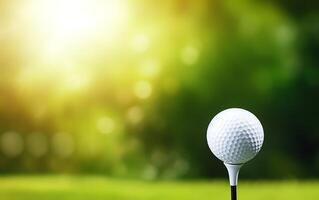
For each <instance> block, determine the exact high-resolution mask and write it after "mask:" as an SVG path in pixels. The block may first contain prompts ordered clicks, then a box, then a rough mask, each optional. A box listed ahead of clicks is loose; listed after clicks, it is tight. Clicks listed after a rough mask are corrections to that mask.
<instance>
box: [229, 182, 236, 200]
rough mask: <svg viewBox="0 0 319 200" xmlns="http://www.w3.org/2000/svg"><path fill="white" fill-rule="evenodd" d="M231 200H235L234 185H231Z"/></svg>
mask: <svg viewBox="0 0 319 200" xmlns="http://www.w3.org/2000/svg"><path fill="white" fill-rule="evenodd" d="M230 189H231V200H237V186H236V185H231V186H230Z"/></svg>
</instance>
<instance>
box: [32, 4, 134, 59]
mask: <svg viewBox="0 0 319 200" xmlns="http://www.w3.org/2000/svg"><path fill="white" fill-rule="evenodd" d="M32 2H33V3H31V4H29V5H28V6H27V7H28V9H26V10H27V13H29V14H30V13H32V14H31V18H29V19H30V21H29V22H31V26H30V29H32V32H34V33H35V35H36V36H37V38H40V39H41V48H40V49H41V52H42V54H44V55H47V56H51V57H52V56H53V57H55V56H59V55H62V54H64V53H65V52H66V51H70V50H73V49H76V48H78V47H79V46H81V45H83V44H87V43H90V42H93V41H96V38H99V39H103V40H104V41H105V40H109V41H112V40H114V37H115V36H117V35H118V32H120V31H121V29H122V28H123V27H124V25H125V24H126V22H127V19H128V17H127V16H128V10H127V7H126V5H125V3H124V1H122V0H117V1H116V0H106V1H101V0H34V1H32ZM33 42H35V41H33Z"/></svg>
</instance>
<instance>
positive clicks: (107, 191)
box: [0, 176, 319, 200]
mask: <svg viewBox="0 0 319 200" xmlns="http://www.w3.org/2000/svg"><path fill="white" fill-rule="evenodd" d="M318 188H319V182H292V181H291V182H288V181H285V182H241V183H240V186H239V191H238V195H239V199H245V200H250V199H251V200H257V199H260V200H262V199H265V200H266V199H267V200H268V199H272V200H276V199H278V200H282V199H290V200H293V199H318V198H319V190H318ZM228 189H229V188H228V183H227V182H225V181H212V182H207V181H189V182H141V181H127V180H114V179H107V178H103V177H91V176H90V177H69V176H21V177H20V176H16V177H2V178H0V198H1V199H6V200H16V199H24V200H38V199H39V200H40V199H41V200H50V199H60V200H66V199H70V200H71V199H72V200H76V199H85V200H87V199H95V200H99V199H103V200H105V199H112V200H116V199H124V200H125V199H134V200H142V199H143V200H144V199H152V200H154V199H163V200H164V199H165V200H167V199H174V200H176V199H183V200H190V199H194V200H197V199H211V200H213V199H218V200H222V199H229V191H228Z"/></svg>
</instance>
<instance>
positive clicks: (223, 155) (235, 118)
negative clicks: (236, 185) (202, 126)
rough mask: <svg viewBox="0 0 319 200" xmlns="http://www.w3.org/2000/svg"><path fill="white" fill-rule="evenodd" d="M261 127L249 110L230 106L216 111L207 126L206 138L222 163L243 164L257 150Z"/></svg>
mask: <svg viewBox="0 0 319 200" xmlns="http://www.w3.org/2000/svg"><path fill="white" fill-rule="evenodd" d="M263 141H264V131H263V127H262V125H261V123H260V122H259V120H258V119H257V117H256V116H255V115H254V114H252V113H251V112H249V111H247V110H244V109H240V108H230V109H227V110H224V111H222V112H220V113H218V114H217V115H216V116H215V117H214V118H213V119H212V121H211V122H210V124H209V126H208V129H207V142H208V146H209V148H210V150H211V151H212V152H213V154H214V155H215V156H216V157H217V158H218V159H220V160H222V161H223V162H224V163H228V164H243V163H245V162H247V161H249V160H251V159H252V158H253V157H255V156H256V154H257V153H258V152H259V151H260V149H261V146H262V144H263Z"/></svg>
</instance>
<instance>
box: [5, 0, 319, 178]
mask: <svg viewBox="0 0 319 200" xmlns="http://www.w3.org/2000/svg"><path fill="white" fill-rule="evenodd" d="M130 6H131V7H132V10H134V11H135V12H134V17H133V21H134V23H135V24H134V27H133V25H132V27H129V28H130V31H127V32H125V34H123V35H122V36H121V39H120V41H118V42H117V43H116V47H113V49H111V50H110V49H109V48H106V47H104V46H103V45H104V43H103V42H104V40H102V38H100V41H98V43H101V44H98V45H97V44H95V43H94V44H88V45H87V46H84V47H85V48H83V49H81V47H80V50H79V52H77V51H75V53H74V52H73V54H75V55H76V56H75V57H72V56H74V55H73V54H72V55H71V56H70V57H71V59H70V60H71V61H74V60H75V61H76V62H77V63H81V64H82V63H84V64H83V65H84V67H83V66H82V65H80V67H79V68H80V69H82V68H83V69H84V70H83V71H84V72H85V73H84V74H88V73H89V74H91V75H92V77H93V78H92V79H91V81H90V85H89V86H87V87H82V85H81V84H82V82H80V83H81V84H80V86H79V85H78V84H75V85H74V82H75V83H77V82H76V81H78V79H77V80H74V79H71V83H72V88H71V89H72V90H71V89H70V88H67V87H66V84H65V82H63V81H65V80H64V78H65V77H67V78H69V77H70V76H72V75H74V73H73V72H72V71H71V73H69V74H67V73H66V69H65V68H62V70H61V72H62V73H57V74H55V73H51V72H50V73H49V74H45V73H43V72H42V71H41V70H37V69H36V70H34V71H31V72H29V73H30V74H31V78H30V79H27V78H25V76H26V75H25V74H27V75H28V71H27V70H28V69H26V68H25V65H26V63H28V62H29V60H28V59H30V55H31V60H32V61H34V60H36V59H35V58H32V53H30V52H26V51H25V49H24V46H23V45H24V43H23V42H21V40H23V39H21V38H24V37H25V36H24V35H23V34H22V35H23V36H21V33H16V32H14V31H13V32H14V34H13V35H12V34H11V33H10V32H9V33H7V32H6V31H5V30H6V29H4V28H3V29H2V32H1V35H0V44H1V46H0V52H1V53H0V68H1V72H0V78H1V80H0V94H1V97H0V131H1V132H2V135H1V138H0V139H1V140H0V141H1V142H0V146H1V150H2V151H1V152H0V154H1V155H0V170H1V172H2V173H9V172H24V173H27V172H29V173H30V172H31V173H39V172H73V173H99V174H107V175H114V176H120V177H142V178H145V179H155V178H168V179H170V178H194V177H196V178H198V177H201V178H202V177H221V176H224V174H225V169H224V167H223V166H222V165H221V163H220V161H218V160H217V159H215V158H214V157H213V155H212V154H211V153H210V151H209V149H208V147H207V145H206V128H207V126H208V124H209V122H210V120H211V119H212V117H213V116H214V115H215V114H217V113H218V112H220V111H221V110H223V109H226V108H229V107H242V108H245V109H248V110H250V111H252V112H253V113H255V114H256V115H257V117H258V118H259V119H260V120H261V122H262V124H263V126H264V130H265V143H264V147H263V149H262V151H261V152H260V154H259V155H258V156H257V157H256V159H255V160H254V161H252V162H251V163H249V164H247V167H246V168H245V170H243V171H242V172H241V176H243V177H246V178H313V177H318V176H319V150H318V148H317V142H318V141H319V128H318V126H316V125H317V124H316V123H317V121H318V120H319V118H318V116H319V106H318V102H319V69H318V64H319V63H318V61H319V59H318V52H319V49H318V45H319V44H318V42H319V38H318V37H319V24H318V18H319V14H318V5H317V3H315V2H311V1H309V2H308V3H306V2H297V1H296V2H290V1H285V0H281V1H272V2H269V1H247V0H237V1H219V0H215V1H208V0H203V1H195V0H175V1H152V2H149V1H142V0H141V1H136V2H135V3H134V5H133V4H132V5H130ZM16 7H17V5H15V4H13V3H9V1H7V2H6V3H5V2H2V3H1V5H0V8H1V10H2V11H3V12H1V13H2V14H1V15H2V16H3V18H4V19H7V20H5V22H6V23H7V24H9V25H10V24H15V25H17V26H18V28H17V30H20V29H19V26H22V25H21V24H19V21H18V22H17V21H14V20H10V19H11V18H10V16H11V12H12V11H14V10H15V8H16ZM133 8H134V9H133ZM20 23H21V22H20ZM14 27H15V26H14ZM20 28H21V27H20ZM138 29H142V30H144V31H145V32H147V33H149V34H150V35H151V36H153V41H152V42H153V47H152V48H150V49H149V51H148V52H147V53H145V54H143V55H140V54H138V55H136V54H133V53H130V52H129V50H128V49H129V48H130V47H129V46H130V45H128V44H129V43H130V41H129V38H130V37H131V36H132V34H133V33H134V31H133V30H138ZM21 30H24V28H21ZM149 30H151V31H149ZM148 31H149V32H148ZM20 32H21V31H20ZM101 37H102V36H101ZM24 39H25V38H24ZM34 40H35V38H34ZM136 41H137V42H138V44H142V47H140V46H141V45H140V46H137V50H138V51H140V50H141V51H142V50H143V45H144V44H145V45H146V44H147V43H148V40H147V39H145V38H144V37H143V36H142V37H138V39H137V40H136ZM34 43H35V42H34ZM86 48H88V49H89V50H87V49H86ZM88 51H92V52H93V53H92V52H88ZM83 52H85V53H83ZM90 53H91V54H93V55H94V56H92V55H91V54H90ZM86 55H90V56H91V57H90V56H86ZM154 57H155V58H157V59H158V60H160V65H161V69H160V72H158V75H157V76H156V77H155V78H154V77H152V80H146V81H145V80H144V79H145V78H143V77H139V76H140V75H138V72H137V71H138V70H137V68H136V67H135V66H137V65H139V63H140V60H144V58H146V59H147V60H146V63H147V66H151V67H149V68H147V70H146V71H143V73H144V75H145V74H146V75H147V76H148V75H150V74H151V75H152V74H154V73H155V72H156V69H157V68H156V66H157V65H156V62H155V64H154V62H153V61H154V60H152V59H149V58H154ZM31 63H32V64H34V63H36V62H31ZM37 64H38V63H37ZM40 65H53V66H54V65H59V63H45V64H43V63H40ZM111 68H112V69H115V70H113V71H112V69H111ZM88 69H89V70H88ZM141 76H143V74H142V75H141ZM21 77H22V78H21ZM140 79H142V81H141V80H140ZM136 81H137V83H136V84H135V82H136ZM67 83H69V82H67ZM132 85H133V86H134V87H133V90H134V91H133V92H132V91H131V88H132ZM74 88H76V90H75V92H74V90H73V89H74ZM133 93H134V94H135V95H136V96H134V94H133ZM38 132H40V133H41V134H43V135H45V137H44V138H43V137H42V136H39V134H36V133H38ZM41 134H40V135H41ZM30 138H31V139H30ZM34 146H36V148H34Z"/></svg>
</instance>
